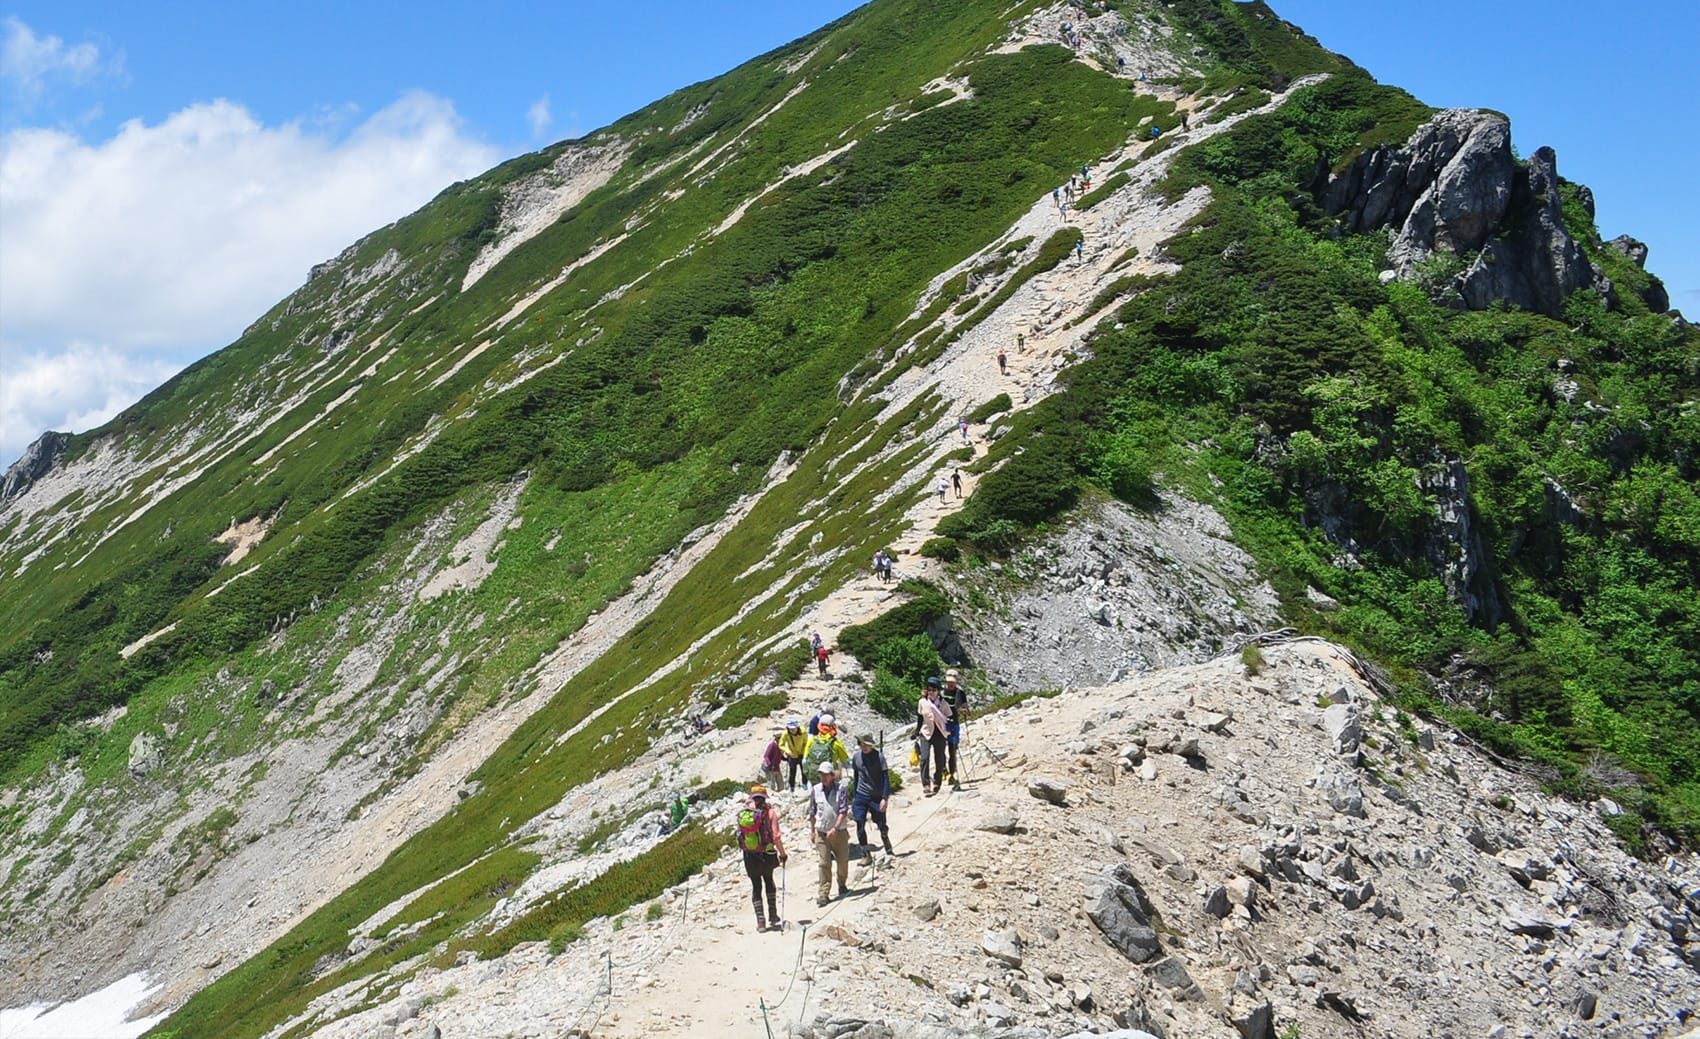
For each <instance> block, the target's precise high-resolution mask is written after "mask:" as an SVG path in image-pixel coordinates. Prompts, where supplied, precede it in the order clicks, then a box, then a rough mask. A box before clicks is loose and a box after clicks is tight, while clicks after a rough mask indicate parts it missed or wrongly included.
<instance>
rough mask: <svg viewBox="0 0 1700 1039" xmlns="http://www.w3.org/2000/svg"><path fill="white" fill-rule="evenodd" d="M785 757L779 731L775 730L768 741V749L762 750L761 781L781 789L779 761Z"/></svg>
mask: <svg viewBox="0 0 1700 1039" xmlns="http://www.w3.org/2000/svg"><path fill="white" fill-rule="evenodd" d="M784 757H785V755H784V753H783V752H782V751H781V750H780V749H779V733H777V732H775V733H774V734H773V737H772V738H771V739H769V740H768V741H767V749H765V750H763V751H762V752H761V781H762V782H763V783H765V784H767V785H768V786H769V787H771V788H773V789H774V790H778V789H779V784H780V782H781V779H780V775H779V763H780V762H781V761H782V760H784Z"/></svg>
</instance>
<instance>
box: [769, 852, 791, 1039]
mask: <svg viewBox="0 0 1700 1039" xmlns="http://www.w3.org/2000/svg"><path fill="white" fill-rule="evenodd" d="M787 857H789V856H787ZM790 911H791V903H789V902H787V901H785V863H783V862H781V863H780V864H779V933H780V934H784V933H785V927H786V925H787V924H789V923H790V922H791V921H790V920H788V919H786V916H787V915H788V914H789V913H790ZM768 1032H769V1034H770V1035H771V1034H772V1029H769V1030H768Z"/></svg>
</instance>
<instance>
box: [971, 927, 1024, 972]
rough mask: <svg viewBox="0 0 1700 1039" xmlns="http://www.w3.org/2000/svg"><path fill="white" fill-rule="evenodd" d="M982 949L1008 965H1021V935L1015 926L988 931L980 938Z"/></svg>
mask: <svg viewBox="0 0 1700 1039" xmlns="http://www.w3.org/2000/svg"><path fill="white" fill-rule="evenodd" d="M980 951H981V952H984V953H985V954H986V955H987V956H990V957H991V958H992V959H994V960H997V961H998V962H999V963H1002V964H1004V965H1006V966H1009V967H1019V966H1021V936H1020V935H1019V934H1016V933H1015V929H1014V928H1008V927H1006V928H1004V929H1003V930H999V931H987V932H986V933H985V935H984V936H983V937H981V939H980Z"/></svg>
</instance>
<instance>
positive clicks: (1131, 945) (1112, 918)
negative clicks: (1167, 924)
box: [1086, 864, 1162, 963]
mask: <svg viewBox="0 0 1700 1039" xmlns="http://www.w3.org/2000/svg"><path fill="white" fill-rule="evenodd" d="M1086 915H1087V917H1088V918H1089V919H1090V920H1091V921H1092V923H1093V924H1094V925H1095V926H1096V927H1097V928H1098V930H1099V932H1101V933H1102V934H1103V935H1104V937H1105V939H1106V940H1108V941H1109V943H1110V944H1111V945H1113V946H1115V947H1116V949H1117V951H1119V952H1120V953H1121V954H1122V955H1123V956H1126V957H1127V958H1128V959H1130V960H1132V961H1133V962H1134V963H1146V962H1148V961H1150V960H1152V959H1154V958H1155V957H1156V956H1157V955H1158V954H1159V953H1161V952H1162V946H1161V945H1160V944H1159V943H1158V941H1157V931H1156V929H1155V928H1153V927H1152V926H1151V918H1152V916H1153V915H1155V914H1154V913H1153V911H1152V909H1151V902H1150V900H1149V899H1148V898H1146V895H1145V890H1144V888H1142V887H1141V886H1140V884H1139V880H1138V879H1137V878H1136V877H1134V875H1133V871H1132V870H1131V869H1128V868H1127V866H1126V865H1125V864H1121V865H1117V866H1115V867H1112V868H1111V869H1109V870H1106V871H1105V872H1104V873H1103V874H1102V875H1100V876H1099V877H1097V878H1094V879H1093V880H1092V881H1091V882H1089V883H1088V885H1087V889H1086Z"/></svg>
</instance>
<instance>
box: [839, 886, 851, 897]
mask: <svg viewBox="0 0 1700 1039" xmlns="http://www.w3.org/2000/svg"><path fill="white" fill-rule="evenodd" d="M838 897H839V898H849V897H850V889H849V888H847V887H845V886H844V885H843V884H840V885H838Z"/></svg>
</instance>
